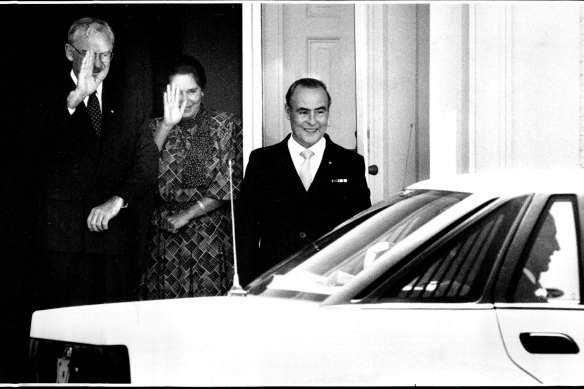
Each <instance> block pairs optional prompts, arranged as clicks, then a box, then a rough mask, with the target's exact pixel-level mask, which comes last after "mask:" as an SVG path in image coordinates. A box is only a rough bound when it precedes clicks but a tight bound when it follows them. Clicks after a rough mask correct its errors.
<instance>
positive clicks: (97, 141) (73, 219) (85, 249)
mask: <svg viewBox="0 0 584 389" xmlns="http://www.w3.org/2000/svg"><path fill="white" fill-rule="evenodd" d="M74 88H75V85H74V83H73V81H72V80H71V77H70V76H69V74H66V75H65V77H64V78H63V79H62V80H61V82H60V83H58V84H57V85H55V86H53V87H49V88H47V89H44V90H43V96H44V99H43V103H42V107H41V108H40V109H39V118H40V119H41V120H40V122H39V123H38V124H37V127H38V128H37V129H36V130H37V131H40V136H39V137H38V140H40V141H41V147H40V150H39V151H40V152H39V156H38V157H39V161H38V163H39V170H40V172H41V174H40V181H39V182H40V188H39V209H38V212H39V214H38V216H39V218H38V228H37V243H38V247H39V248H40V249H43V250H51V251H57V252H77V253H95V254H113V255H116V254H122V253H124V252H127V250H129V249H136V247H130V246H129V245H130V243H131V242H134V241H135V238H136V237H137V233H138V231H137V225H136V205H138V204H139V203H140V201H141V200H142V198H143V196H144V195H145V194H146V192H147V191H148V190H150V189H151V188H152V186H153V185H154V184H155V182H156V179H157V174H158V149H157V147H156V145H155V143H154V140H153V137H152V134H150V133H146V132H144V131H140V124H141V123H135V122H131V121H128V120H127V116H126V117H124V113H123V112H122V111H121V108H118V107H121V104H120V102H118V101H117V98H118V97H119V96H120V95H121V94H120V91H119V90H118V91H116V90H115V89H116V88H115V84H114V83H111V84H108V79H106V80H105V82H104V85H103V91H102V92H103V94H102V133H101V136H100V137H99V138H98V137H97V136H96V134H95V131H94V129H93V127H92V126H91V123H90V119H89V114H88V112H87V109H86V107H85V105H84V104H83V103H81V104H79V105H78V106H77V108H76V110H75V112H74V114H73V115H70V114H69V111H68V110H67V106H66V98H67V95H68V94H69V92H70V91H71V90H73V89H74ZM114 195H118V196H120V197H121V198H123V199H124V201H125V202H126V203H127V204H128V208H125V209H122V210H121V211H120V213H119V214H118V215H117V216H116V217H115V218H113V219H112V220H111V221H110V223H109V229H108V230H107V231H102V232H91V231H89V229H88V227H87V217H88V216H89V213H90V211H91V209H92V208H93V207H95V206H97V205H100V204H102V203H104V202H105V201H107V200H108V199H110V198H111V197H112V196H114Z"/></svg>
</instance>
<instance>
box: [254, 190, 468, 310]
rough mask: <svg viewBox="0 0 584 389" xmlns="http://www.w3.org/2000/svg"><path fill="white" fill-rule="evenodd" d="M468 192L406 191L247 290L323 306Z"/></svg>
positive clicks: (293, 257)
mask: <svg viewBox="0 0 584 389" xmlns="http://www.w3.org/2000/svg"><path fill="white" fill-rule="evenodd" d="M468 196H469V193H460V192H448V191H435V190H406V191H403V192H401V193H400V194H398V195H396V196H394V197H393V198H391V199H390V200H387V201H385V202H382V203H379V204H377V205H375V206H373V207H371V208H369V209H368V210H366V211H363V212H361V213H360V214H358V215H356V216H354V217H353V218H351V219H349V220H348V221H346V222H345V223H343V224H341V225H339V226H338V227H337V228H335V229H334V230H332V231H331V232H329V233H328V234H326V235H324V236H323V237H321V238H319V239H317V240H316V241H314V242H312V243H311V244H309V245H307V246H306V247H304V248H303V249H302V250H300V251H298V252H296V253H295V254H293V255H291V256H290V257H288V258H287V259H285V260H284V261H283V262H281V263H280V264H279V265H277V266H275V267H273V268H272V269H270V270H269V271H268V272H266V273H264V274H263V275H262V276H260V277H259V278H257V279H256V280H255V281H254V282H252V283H251V284H250V285H249V288H248V291H249V293H250V294H253V295H261V296H271V297H285V298H294V299H308V300H314V301H322V300H324V299H325V298H326V297H327V296H329V295H331V294H332V293H334V292H335V291H337V290H338V289H339V288H341V287H342V286H343V285H345V284H346V283H348V282H349V281H351V280H352V279H353V278H355V276H357V275H358V274H359V273H360V272H361V271H363V270H364V269H366V268H367V267H368V266H370V265H371V264H372V263H373V262H375V260H377V259H378V258H379V257H380V256H381V255H383V254H385V253H387V252H389V251H390V250H391V248H392V247H394V246H395V245H396V244H397V243H399V242H400V241H402V240H403V239H405V238H406V237H407V236H408V235H410V234H411V233H412V232H414V231H416V230H417V229H419V228H420V227H421V226H423V225H424V224H426V223H428V222H429V221H430V220H432V219H433V218H435V217H436V216H438V215H439V214H441V213H442V212H444V211H445V210H447V209H448V208H450V207H452V206H453V205H454V204H456V203H458V202H460V201H461V200H463V199H464V198H466V197H468Z"/></svg>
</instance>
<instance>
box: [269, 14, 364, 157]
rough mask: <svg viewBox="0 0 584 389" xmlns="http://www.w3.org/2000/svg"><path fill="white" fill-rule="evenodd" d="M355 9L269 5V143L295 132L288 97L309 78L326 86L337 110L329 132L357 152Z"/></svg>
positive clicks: (332, 109) (330, 119) (333, 111)
mask: <svg viewBox="0 0 584 389" xmlns="http://www.w3.org/2000/svg"><path fill="white" fill-rule="evenodd" d="M354 24H355V22H354V6H353V5H352V4H349V5H342V4H263V5H262V37H263V39H262V59H263V68H264V73H263V77H264V79H263V105H264V122H263V123H264V126H263V132H264V134H263V144H264V146H268V145H271V144H274V143H277V142H279V141H281V140H282V139H283V138H284V137H285V136H286V135H287V134H288V133H290V123H289V122H288V120H287V119H286V118H285V111H284V104H285V102H286V101H285V97H284V96H285V94H286V91H287V90H288V87H289V86H290V84H292V83H293V82H294V81H295V80H297V79H299V78H303V77H313V78H317V79H319V80H321V81H323V82H324V83H325V84H326V85H327V88H328V90H329V93H330V95H331V100H332V105H331V110H330V117H329V127H328V130H327V133H328V134H329V135H330V137H331V139H332V140H333V141H334V142H336V143H338V144H340V145H341V146H343V147H345V148H348V149H352V150H356V149H357V138H356V130H357V128H356V105H355V28H354Z"/></svg>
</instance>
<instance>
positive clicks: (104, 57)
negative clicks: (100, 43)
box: [69, 44, 114, 63]
mask: <svg viewBox="0 0 584 389" xmlns="http://www.w3.org/2000/svg"><path fill="white" fill-rule="evenodd" d="M69 46H71V47H72V48H73V49H74V50H75V51H76V52H78V53H79V55H81V56H82V57H85V54H87V50H78V49H77V47H75V46H73V45H72V44H69ZM95 55H98V56H99V59H100V60H101V62H104V63H108V62H110V61H111V60H112V58H113V57H114V52H113V51H106V52H105V53H95Z"/></svg>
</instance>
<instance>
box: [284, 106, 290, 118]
mask: <svg viewBox="0 0 584 389" xmlns="http://www.w3.org/2000/svg"><path fill="white" fill-rule="evenodd" d="M284 109H285V110H286V116H287V117H288V120H290V107H288V104H284Z"/></svg>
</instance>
